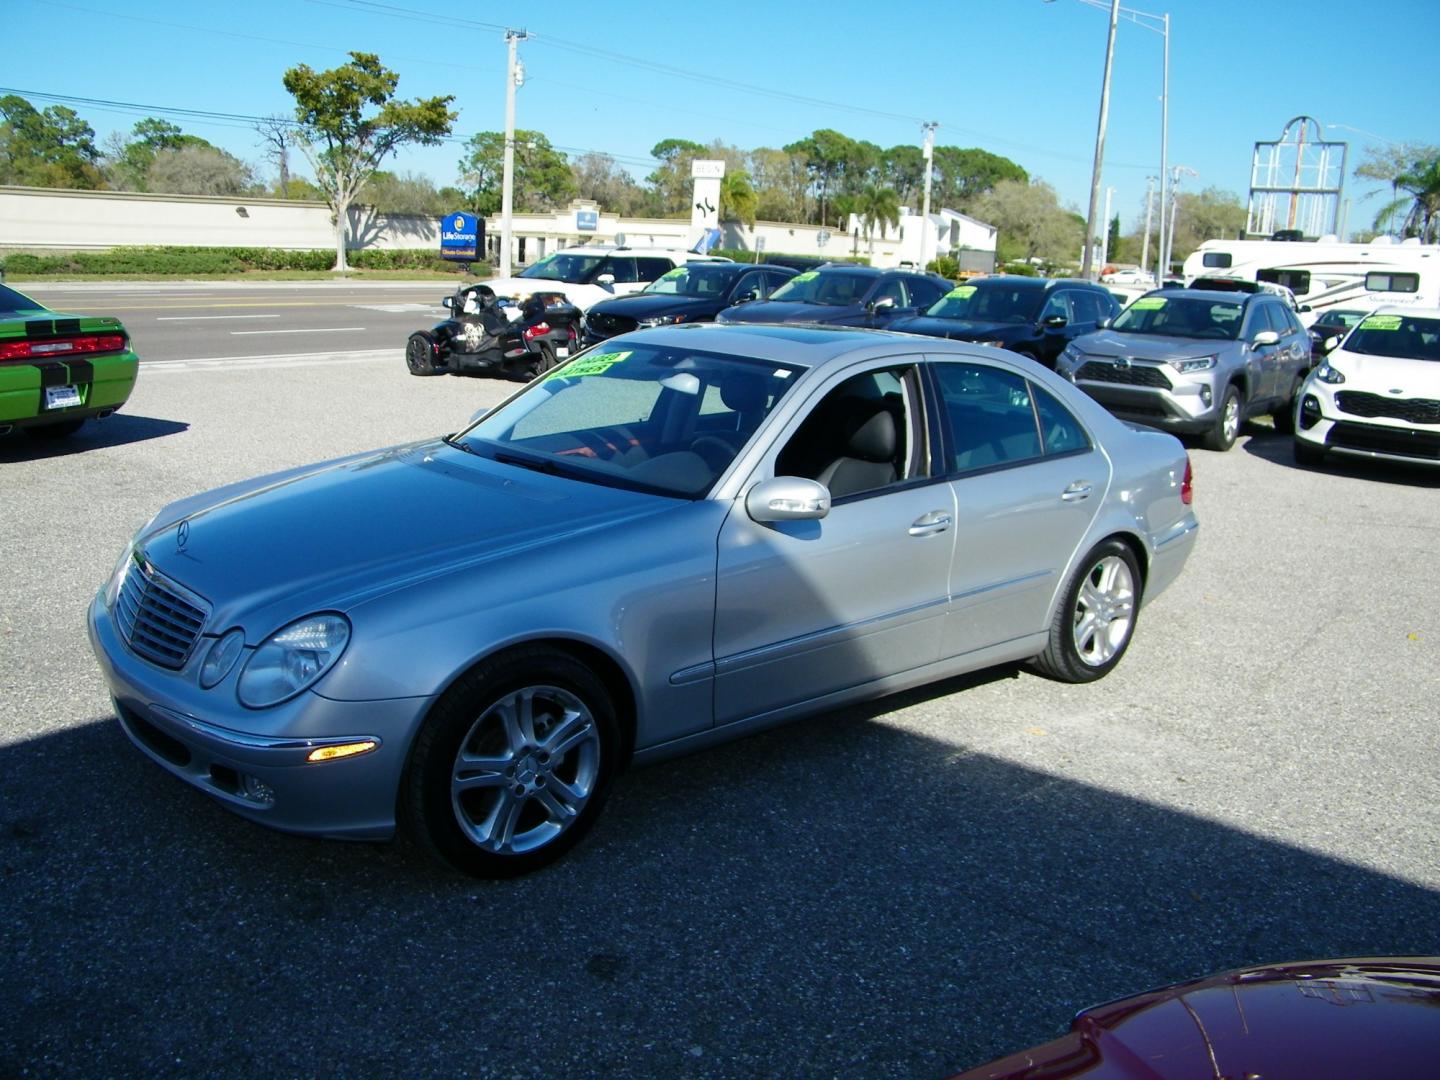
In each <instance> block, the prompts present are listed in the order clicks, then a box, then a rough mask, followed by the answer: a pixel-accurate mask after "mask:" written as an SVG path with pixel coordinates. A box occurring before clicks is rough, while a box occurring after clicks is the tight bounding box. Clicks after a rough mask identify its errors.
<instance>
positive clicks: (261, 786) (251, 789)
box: [240, 773, 275, 806]
mask: <svg viewBox="0 0 1440 1080" xmlns="http://www.w3.org/2000/svg"><path fill="white" fill-rule="evenodd" d="M240 789H241V791H243V792H244V793H245V797H246V798H247V799H250V800H252V801H253V802H258V803H264V804H265V805H266V806H269V805H270V804H271V803H273V802H274V801H275V789H274V788H272V787H271V786H270V785H269V784H267V783H265V781H264V780H261V779H260V778H259V777H257V776H251V775H250V774H249V773H241V774H240Z"/></svg>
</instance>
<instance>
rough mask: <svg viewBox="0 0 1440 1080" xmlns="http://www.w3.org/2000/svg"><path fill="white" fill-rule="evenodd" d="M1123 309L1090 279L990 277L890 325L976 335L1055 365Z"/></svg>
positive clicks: (931, 332)
mask: <svg viewBox="0 0 1440 1080" xmlns="http://www.w3.org/2000/svg"><path fill="white" fill-rule="evenodd" d="M1119 313H1120V305H1119V304H1117V303H1116V302H1115V298H1114V297H1112V296H1111V295H1110V293H1109V291H1108V290H1106V289H1104V288H1102V287H1101V286H1099V285H1092V284H1090V283H1089V282H1085V281H1065V280H1050V279H1047V278H1028V277H987V278H981V279H980V280H978V281H972V282H966V283H965V284H963V285H959V286H957V287H955V288H953V289H951V290H950V291H949V292H947V293H946V294H945V295H944V296H942V297H941V298H940V299H939V300H937V301H936V302H935V303H934V304H932V305H931V306H930V307H929V308H927V309H926V310H925V312H924V314H922V315H917V316H914V317H912V318H905V319H895V320H893V321H892V322H891V323H890V329H892V330H898V331H900V332H901V333H905V334H924V335H926V336H928V337H946V338H954V339H956V340H959V341H978V342H980V343H981V344H983V345H994V346H996V347H997V348H1001V349H1009V350H1010V351H1011V352H1017V353H1019V354H1020V355H1021V356H1028V357H1029V358H1030V359H1031V360H1035V361H1037V362H1039V363H1041V364H1044V365H1045V366H1046V367H1047V368H1054V367H1055V360H1056V358H1057V357H1058V356H1059V355H1060V351H1061V350H1062V349H1063V348H1065V346H1066V345H1067V344H1069V343H1070V342H1071V341H1073V340H1075V338H1077V337H1079V336H1080V335H1081V334H1089V333H1093V332H1094V331H1095V330H1097V329H1098V328H1099V326H1100V324H1101V322H1103V321H1104V320H1106V319H1111V318H1114V317H1115V316H1116V315H1118V314H1119Z"/></svg>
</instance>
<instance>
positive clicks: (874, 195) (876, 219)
mask: <svg viewBox="0 0 1440 1080" xmlns="http://www.w3.org/2000/svg"><path fill="white" fill-rule="evenodd" d="M854 210H855V213H856V214H858V215H859V216H860V217H861V218H862V219H863V220H864V222H865V239H866V240H868V241H869V242H870V254H871V255H872V256H873V255H874V254H875V226H876V225H881V226H884V227H887V228H891V229H893V228H896V227H898V226H899V224H900V199H899V196H897V195H896V194H895V192H894V190H893V189H891V188H888V187H880V186H879V185H878V184H867V185H866V186H865V187H864V188H862V189H861V190H860V193H859V194H858V195H856V196H855V207H854Z"/></svg>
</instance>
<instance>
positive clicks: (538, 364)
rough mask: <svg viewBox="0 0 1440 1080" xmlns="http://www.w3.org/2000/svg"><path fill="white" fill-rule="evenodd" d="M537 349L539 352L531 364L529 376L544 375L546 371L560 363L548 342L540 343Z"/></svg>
mask: <svg viewBox="0 0 1440 1080" xmlns="http://www.w3.org/2000/svg"><path fill="white" fill-rule="evenodd" d="M537 348H538V349H539V350H540V355H539V356H537V357H535V359H534V361H533V362H532V363H531V365H530V374H531V375H544V374H545V373H546V372H547V371H549V370H551V369H552V368H553V367H555V365H556V364H558V363H560V361H559V359H558V358H557V357H556V355H555V349H554V347H553V346H552V345H550V344H549V343H548V342H544V341H542V342H540V344H539V345H538V346H537Z"/></svg>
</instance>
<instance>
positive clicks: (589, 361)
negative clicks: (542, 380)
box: [546, 350, 630, 381]
mask: <svg viewBox="0 0 1440 1080" xmlns="http://www.w3.org/2000/svg"><path fill="white" fill-rule="evenodd" d="M629 356H630V353H629V351H628V350H627V351H625V352H612V353H600V354H599V355H598V356H587V357H585V358H584V359H581V360H576V361H575V362H574V363H573V364H566V365H565V366H564V367H563V368H559V369H557V370H556V371H555V373H554V374H553V375H548V376H546V379H547V381H548V380H549V379H580V378H583V377H585V376H586V375H604V374H605V372H607V371H609V370H610V369H611V368H612V367H614V366H615V365H616V364H618V363H620V362H621V361H623V360H626V359H627V358H628V357H629Z"/></svg>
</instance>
